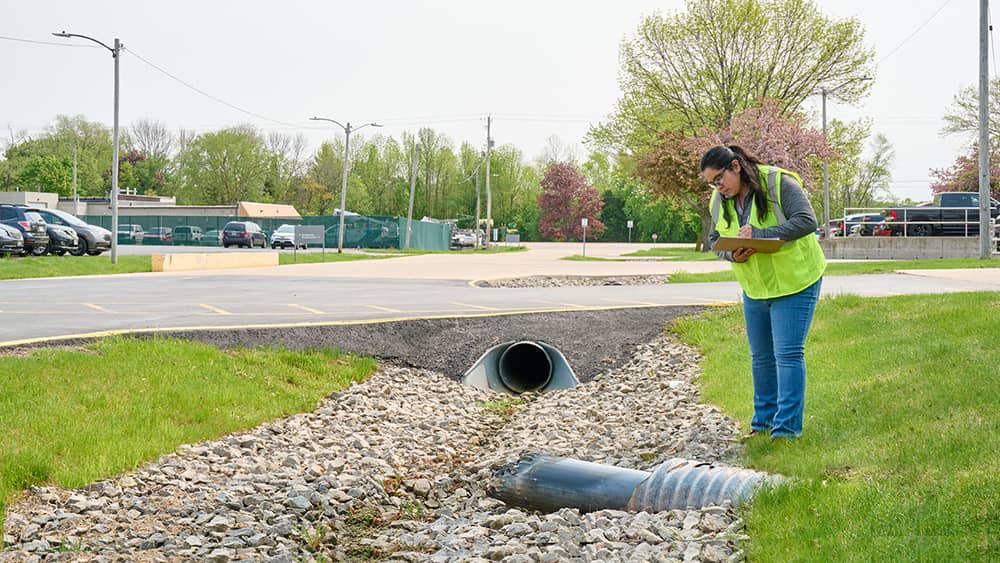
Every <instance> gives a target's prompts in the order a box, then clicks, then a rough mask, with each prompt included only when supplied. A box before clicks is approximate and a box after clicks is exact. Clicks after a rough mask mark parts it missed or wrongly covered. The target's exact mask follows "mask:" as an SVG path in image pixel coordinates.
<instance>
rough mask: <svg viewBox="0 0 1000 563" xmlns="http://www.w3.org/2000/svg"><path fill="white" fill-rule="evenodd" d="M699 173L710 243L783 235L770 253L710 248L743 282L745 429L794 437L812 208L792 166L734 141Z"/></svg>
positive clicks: (817, 266)
mask: <svg viewBox="0 0 1000 563" xmlns="http://www.w3.org/2000/svg"><path fill="white" fill-rule="evenodd" d="M701 175H702V177H703V178H704V179H705V180H706V181H707V182H708V183H709V184H710V185H712V186H713V187H715V191H714V193H713V194H712V203H711V209H712V222H713V225H714V229H713V231H712V234H711V243H712V246H713V247H714V246H715V243H716V241H717V240H718V239H719V237H720V236H727V237H739V238H777V239H781V240H783V241H786V242H785V244H784V245H782V247H781V249H780V250H778V251H777V252H774V253H773V254H765V253H759V252H756V251H754V250H753V249H751V248H737V249H736V250H733V251H719V252H716V254H718V255H719V257H720V258H723V259H726V260H729V261H731V262H732V263H733V271H734V272H735V274H736V279H738V280H739V282H740V287H741V288H742V289H743V318H744V320H745V322H746V330H747V340H748V341H749V343H750V357H751V366H752V372H753V406H754V414H753V419H752V420H751V421H750V434H751V435H755V434H763V433H768V432H769V433H770V436H771V440H772V441H774V440H776V439H781V438H797V437H798V436H800V435H801V434H802V415H803V410H804V408H805V390H806V362H805V342H806V334H807V333H808V332H809V325H810V324H811V323H812V317H813V312H814V311H815V310H816V302H817V301H818V299H819V291H820V285H821V283H822V277H823V272H824V270H825V269H826V259H825V258H824V257H823V251H822V249H820V247H819V243H818V242H817V240H816V235H815V232H816V214H815V213H814V212H813V209H812V206H811V205H810V204H809V199H808V198H807V197H806V194H805V191H804V190H803V189H802V180H801V178H799V176H798V175H797V174H795V173H794V172H789V171H788V170H782V169H780V168H777V167H775V166H766V165H763V164H761V163H760V162H759V161H758V160H757V158H756V157H754V156H753V155H751V154H749V153H747V151H745V150H743V149H742V148H740V147H738V146H735V145H730V146H728V147H727V146H717V147H714V148H712V149H709V150H708V151H707V152H706V153H705V154H704V155H702V157H701Z"/></svg>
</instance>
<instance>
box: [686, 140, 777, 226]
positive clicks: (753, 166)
mask: <svg viewBox="0 0 1000 563" xmlns="http://www.w3.org/2000/svg"><path fill="white" fill-rule="evenodd" d="M734 160H735V161H737V162H739V163H740V182H742V183H744V184H746V185H748V186H750V191H751V192H753V201H754V203H755V204H757V218H758V219H763V218H764V217H765V216H767V194H766V193H764V188H763V187H761V185H760V178H759V176H758V174H759V173H758V171H757V166H758V165H759V164H761V162H760V160H758V159H757V157H756V156H754V155H753V154H752V153H750V152H747V151H746V150H745V149H743V147H740V146H738V145H729V146H725V145H718V146H715V147H712V148H710V149H708V150H707V151H705V154H703V155H701V171H702V172H704V171H705V169H706V168H718V169H719V170H729V169H730V168H732V166H733V161H734ZM722 209H723V212H722V216H723V217H725V219H726V226H729V224H730V223H731V222H732V217H730V216H729V208H728V207H726V206H723V207H722Z"/></svg>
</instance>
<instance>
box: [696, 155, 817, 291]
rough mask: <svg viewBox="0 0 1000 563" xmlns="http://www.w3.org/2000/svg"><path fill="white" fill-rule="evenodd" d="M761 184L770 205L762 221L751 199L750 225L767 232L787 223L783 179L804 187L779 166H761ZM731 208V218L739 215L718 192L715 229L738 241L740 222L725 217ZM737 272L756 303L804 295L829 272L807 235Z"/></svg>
mask: <svg viewBox="0 0 1000 563" xmlns="http://www.w3.org/2000/svg"><path fill="white" fill-rule="evenodd" d="M758 173H759V178H760V182H761V184H763V185H764V187H765V188H766V191H767V194H768V201H769V204H768V206H767V213H766V214H765V215H764V218H763V219H761V218H760V217H758V214H757V210H756V205H757V204H756V202H755V201H754V200H753V198H751V200H750V201H751V204H750V205H751V207H750V214H749V219H748V224H750V225H753V226H754V227H757V228H758V229H765V228H767V227H773V226H776V225H779V224H781V223H784V222H785V221H786V217H785V213H784V210H783V209H782V208H781V190H780V189H779V187H780V185H781V175H782V174H791V175H792V176H793V177H795V178H796V179H797V180H799V184H800V185H801V182H802V180H801V179H800V178H799V176H798V174H795V173H794V172H790V171H788V170H782V169H781V168H778V167H776V166H764V165H760V166H758ZM723 205H726V206H729V209H730V211H731V214H730V215H732V214H735V213H736V209H735V205H734V203H733V200H731V199H723V198H722V196H720V195H719V192H718V190H716V191H715V193H713V194H712V201H711V205H710V207H711V212H712V219H713V221H714V224H715V229H716V230H717V231H718V232H719V234H720V235H722V236H728V237H735V236H738V235H739V230H740V225H739V221H731V222H730V223H729V225H727V224H726V220H725V217H723V216H722V213H721V210H722V206H723ZM732 265H733V272H734V273H735V274H736V279H737V280H739V282H740V287H742V288H743V291H745V292H746V294H747V295H748V296H749V297H751V298H753V299H771V298H775V297H783V296H785V295H792V294H795V293H798V292H800V291H802V290H803V289H805V288H807V287H809V286H810V285H812V284H813V283H815V282H816V280H818V279H819V278H820V277H822V275H823V272H824V270H826V258H825V257H824V256H823V250H822V249H821V248H820V246H819V242H818V241H817V240H816V237H815V236H812V235H806V236H804V237H802V238H799V239H796V240H793V241H787V242H785V244H784V246H782V247H781V250H779V251H778V252H775V253H773V254H764V253H756V254H754V255H752V256H751V257H750V258H749V259H748V260H747V261H746V262H733V263H732Z"/></svg>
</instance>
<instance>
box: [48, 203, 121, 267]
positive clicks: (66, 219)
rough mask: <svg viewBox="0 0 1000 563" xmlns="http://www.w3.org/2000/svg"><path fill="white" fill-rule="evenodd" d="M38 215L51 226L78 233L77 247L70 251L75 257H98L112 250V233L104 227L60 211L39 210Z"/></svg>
mask: <svg viewBox="0 0 1000 563" xmlns="http://www.w3.org/2000/svg"><path fill="white" fill-rule="evenodd" d="M38 213H39V214H40V215H41V216H42V218H43V219H45V222H46V223H48V224H50V225H63V226H65V227H69V228H71V229H73V230H74V231H76V236H77V247H76V248H74V249H73V250H70V251H69V253H70V254H72V255H73V256H83V255H84V254H89V255H91V256H97V255H99V254H100V253H102V252H104V251H106V250H110V249H111V231H109V230H107V229H105V228H104V227H99V226H97V225H91V224H90V223H87V222H86V221H84V220H83V219H80V218H79V217H77V216H76V215H73V214H72V213H66V212H65V211H62V210H59V209H39V210H38ZM50 252H51V251H50Z"/></svg>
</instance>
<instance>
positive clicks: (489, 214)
mask: <svg viewBox="0 0 1000 563" xmlns="http://www.w3.org/2000/svg"><path fill="white" fill-rule="evenodd" d="M492 122H493V117H492V116H490V115H487V116H486V248H489V247H490V242H491V241H492V240H493V194H492V193H491V192H490V152H491V150H492V148H493V137H491V136H490V125H491V124H492Z"/></svg>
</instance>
